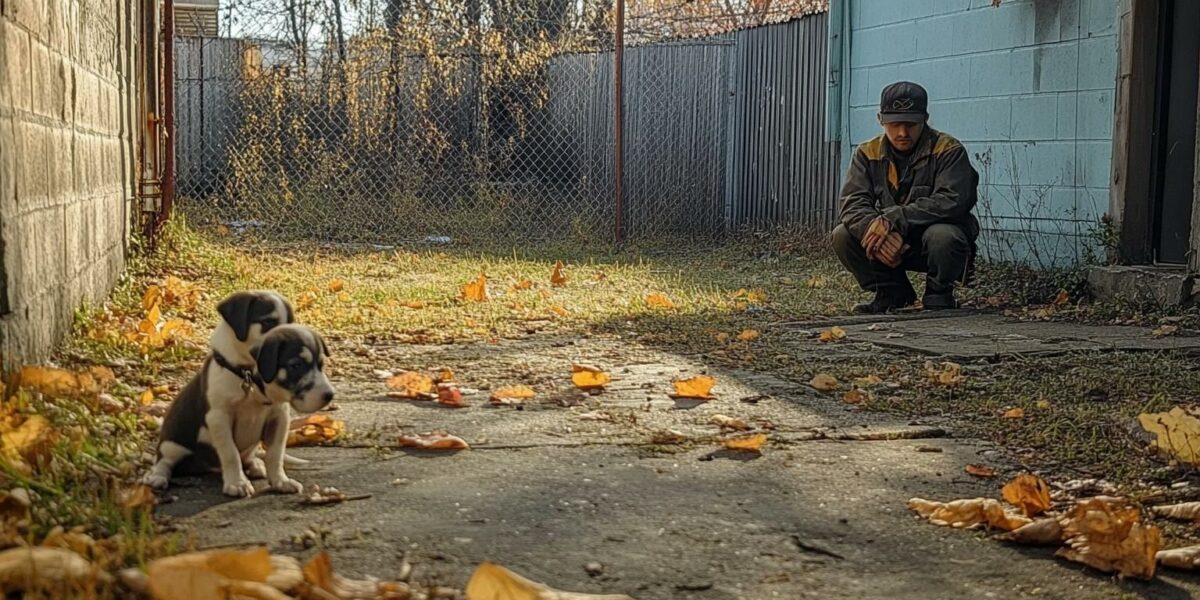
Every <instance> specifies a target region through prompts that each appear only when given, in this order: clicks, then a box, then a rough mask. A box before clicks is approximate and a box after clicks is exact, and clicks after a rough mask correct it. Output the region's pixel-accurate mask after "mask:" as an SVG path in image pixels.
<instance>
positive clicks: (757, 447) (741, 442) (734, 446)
mask: <svg viewBox="0 0 1200 600" xmlns="http://www.w3.org/2000/svg"><path fill="white" fill-rule="evenodd" d="M765 443H767V434H765V433H756V434H754V435H751V436H746V437H736V438H728V439H726V440H723V441H722V442H721V445H723V446H725V447H726V448H728V449H730V450H737V451H739V452H762V447H763V444H765Z"/></svg>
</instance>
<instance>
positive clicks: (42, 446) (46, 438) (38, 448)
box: [0, 415, 58, 465]
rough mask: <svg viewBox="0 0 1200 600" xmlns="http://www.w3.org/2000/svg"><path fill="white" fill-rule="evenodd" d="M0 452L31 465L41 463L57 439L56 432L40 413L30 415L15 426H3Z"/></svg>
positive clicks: (0, 437)
mask: <svg viewBox="0 0 1200 600" xmlns="http://www.w3.org/2000/svg"><path fill="white" fill-rule="evenodd" d="M3 434H4V435H0V454H3V456H6V457H8V458H9V459H14V460H17V461H23V462H25V463H29V464H31V465H38V464H42V463H43V462H44V461H45V460H46V459H47V458H48V457H49V455H50V450H51V448H53V447H54V443H55V442H56V441H57V440H58V432H57V431H55V429H54V428H53V427H51V426H50V421H48V420H46V418H45V417H43V416H41V415H32V416H30V417H29V418H28V419H25V421H24V422H23V423H21V424H20V425H18V426H17V427H15V428H11V429H9V428H7V427H5V428H4V431H3Z"/></svg>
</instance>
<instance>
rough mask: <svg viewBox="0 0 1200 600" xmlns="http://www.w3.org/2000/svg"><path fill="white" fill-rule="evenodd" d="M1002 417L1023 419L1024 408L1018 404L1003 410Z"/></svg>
mask: <svg viewBox="0 0 1200 600" xmlns="http://www.w3.org/2000/svg"><path fill="white" fill-rule="evenodd" d="M1004 418H1005V419H1023V418H1025V409H1023V408H1021V407H1020V406H1018V407H1016V408H1010V409H1008V410H1006V411H1004Z"/></svg>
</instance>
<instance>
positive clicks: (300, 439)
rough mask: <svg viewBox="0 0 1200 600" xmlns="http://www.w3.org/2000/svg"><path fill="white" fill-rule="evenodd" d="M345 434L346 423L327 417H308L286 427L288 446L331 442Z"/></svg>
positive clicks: (296, 420)
mask: <svg viewBox="0 0 1200 600" xmlns="http://www.w3.org/2000/svg"><path fill="white" fill-rule="evenodd" d="M345 432H346V423H345V422H343V421H339V420H338V419H335V418H333V417H331V416H329V415H308V416H306V417H301V418H298V419H292V422H291V423H290V424H289V425H288V437H287V445H288V446H311V445H315V444H324V443H328V442H332V441H334V440H336V439H338V438H339V437H341V436H342V434H343V433H345Z"/></svg>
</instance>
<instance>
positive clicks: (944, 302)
mask: <svg viewBox="0 0 1200 600" xmlns="http://www.w3.org/2000/svg"><path fill="white" fill-rule="evenodd" d="M921 304H922V305H924V306H925V310H949V309H951V308H958V301H957V300H955V299H954V292H946V293H944V294H925V297H924V298H922V299H921Z"/></svg>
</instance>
